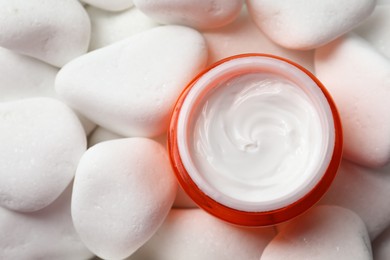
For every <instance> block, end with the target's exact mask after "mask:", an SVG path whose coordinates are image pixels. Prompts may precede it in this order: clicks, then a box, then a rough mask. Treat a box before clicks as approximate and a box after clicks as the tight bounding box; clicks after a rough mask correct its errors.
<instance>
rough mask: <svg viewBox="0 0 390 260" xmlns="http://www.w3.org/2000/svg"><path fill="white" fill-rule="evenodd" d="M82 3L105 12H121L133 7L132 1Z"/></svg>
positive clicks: (91, 1) (88, 1)
mask: <svg viewBox="0 0 390 260" xmlns="http://www.w3.org/2000/svg"><path fill="white" fill-rule="evenodd" d="M82 2H84V3H86V4H89V5H92V6H95V7H97V8H100V9H103V10H107V11H123V10H126V9H128V8H130V7H132V6H133V1H132V0H110V1H107V0H82Z"/></svg>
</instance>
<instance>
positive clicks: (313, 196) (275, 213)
mask: <svg viewBox="0 0 390 260" xmlns="http://www.w3.org/2000/svg"><path fill="white" fill-rule="evenodd" d="M237 61H239V62H240V63H241V64H242V62H243V61H244V62H245V61H246V62H249V63H250V64H249V63H248V64H249V65H248V66H249V67H246V69H248V68H250V66H253V62H257V61H261V62H264V61H267V62H268V61H270V62H271V63H276V64H277V66H279V65H281V66H282V67H283V65H285V66H287V67H286V68H290V67H291V68H294V69H296V70H297V71H299V73H301V74H302V75H304V77H306V78H309V79H310V80H311V82H313V84H314V85H315V88H314V89H315V91H318V90H319V92H320V95H322V96H323V97H324V100H325V102H327V105H328V108H329V113H330V116H331V119H333V120H331V121H332V122H331V124H330V125H331V128H333V129H331V130H334V131H331V134H330V138H329V139H330V143H331V147H330V149H329V150H331V151H330V153H329V154H328V155H327V159H326V160H324V162H323V165H322V166H321V169H320V171H321V172H320V174H317V175H315V176H316V178H317V179H315V180H312V183H311V184H310V185H309V189H306V190H305V191H302V192H303V193H302V192H301V193H300V194H298V195H299V196H298V195H297V196H298V197H295V198H293V199H291V198H289V200H287V202H286V201H283V203H284V204H283V203H282V204H279V206H274V207H270V206H268V207H264V206H263V205H260V206H259V205H256V203H254V204H253V203H252V204H253V206H251V205H249V207H247V206H245V207H244V206H243V207H237V206H235V205H237V204H229V203H226V200H225V201H224V203H221V201H218V199H216V197H214V198H213V196H210V187H207V188H206V187H199V181H198V180H196V179H194V178H197V177H196V175H194V174H192V173H191V171H193V169H192V168H191V167H190V166H189V163H188V160H187V159H186V158H187V157H186V156H188V154H185V153H183V151H185V150H186V149H184V148H183V146H185V144H184V145H183V143H184V141H185V140H186V138H185V137H183V132H182V131H185V129H186V128H185V124H186V120H185V119H183V118H184V117H185V116H183V113H181V112H182V111H183V110H184V111H188V110H189V109H188V106H191V105H193V104H191V102H189V101H188V100H191V99H190V98H189V99H187V98H188V97H189V96H190V97H191V96H192V98H194V96H195V97H196V96H197V95H199V91H202V87H205V86H207V84H210V82H213V80H212V79H210V78H207V77H205V75H208V73H210V72H213V71H215V70H218V69H220V70H222V72H223V70H224V69H226V67H229V64H230V65H231V64H232V63H234V62H236V63H237ZM262 66H266V65H262ZM229 68H230V67H229ZM239 68H241V69H242V67H235V68H234V64H233V65H232V68H230V69H232V70H234V69H236V70H237V69H239ZM286 68H280V70H279V72H280V73H284V72H285V73H287V74H288V73H292V72H288V71H287V69H286ZM236 72H237V73H243V72H245V73H247V71H246V70H245V69H244V70H241V71H236ZM294 73H295V72H294ZM213 75H217V76H218V75H219V76H220V75H223V73H222V74H218V73H214V74H213ZM217 76H216V77H217ZM284 76H289V75H284ZM290 76H291V75H290ZM214 80H215V78H214ZM298 85H299V84H298ZM194 89H195V90H194ZM196 91H198V92H196ZM310 91H312V90H310ZM310 91H309V92H310ZM194 92H195V93H194ZM183 107H184V108H183ZM184 114H186V113H184ZM187 114H188V113H187ZM327 116H329V115H327ZM328 119H329V118H328ZM183 125H184V126H183ZM183 129H184V130H183ZM168 150H169V155H170V160H171V163H172V167H173V170H174V172H175V174H176V177H177V179H178V181H179V183H180V185H181V186H182V188H183V189H184V191H185V192H186V193H187V194H188V195H189V196H190V197H191V198H192V199H193V200H194V202H195V203H196V204H198V205H199V206H200V207H201V208H203V209H205V210H206V211H208V212H209V213H211V214H212V215H214V216H216V217H219V218H220V219H223V220H225V221H228V222H231V223H234V224H239V225H245V226H264V225H272V224H276V223H279V222H282V221H285V220H287V219H290V218H292V217H294V216H296V215H299V214H300V213H302V212H304V211H305V210H307V209H308V208H310V207H311V206H312V205H314V204H315V203H316V202H317V201H318V200H319V199H320V198H321V197H322V196H323V194H324V193H325V192H326V190H327V189H328V187H329V186H330V184H331V182H332V181H333V179H334V177H335V174H336V172H337V169H338V166H339V164H340V161H341V154H342V130H341V122H340V117H339V114H338V112H337V109H336V106H335V104H334V102H333V100H332V98H331V96H330V95H329V93H328V92H327V90H326V89H325V87H324V86H323V85H322V84H321V83H320V81H319V80H318V79H317V78H316V77H315V76H314V75H313V74H311V73H310V72H309V71H307V70H306V69H304V68H303V67H301V66H300V65H298V64H295V63H294V62H292V61H289V60H287V59H284V58H281V57H277V56H274V55H268V54H241V55H236V56H232V57H229V58H226V59H223V60H221V61H220V62H217V63H216V64H214V65H212V66H211V67H209V68H208V69H206V70H205V71H203V72H202V73H200V74H199V75H198V76H197V77H196V78H195V79H194V80H193V81H191V82H190V84H188V86H187V87H186V88H185V89H184V91H183V92H182V93H181V95H180V97H179V99H178V101H177V103H176V105H175V108H174V111H173V114H172V117H171V123H170V129H169V131H168ZM183 155H184V156H183ZM202 186H204V185H203V184H202Z"/></svg>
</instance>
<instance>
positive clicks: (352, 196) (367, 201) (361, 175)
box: [320, 160, 390, 240]
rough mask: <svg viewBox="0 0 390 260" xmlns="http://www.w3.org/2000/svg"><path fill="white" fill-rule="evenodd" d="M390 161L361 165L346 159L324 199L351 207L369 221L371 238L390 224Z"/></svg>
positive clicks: (327, 201) (328, 202)
mask: <svg viewBox="0 0 390 260" xmlns="http://www.w3.org/2000/svg"><path fill="white" fill-rule="evenodd" d="M389 197H390V165H389V166H386V167H385V168H382V169H370V168H365V167H361V166H359V165H357V164H354V163H352V162H348V161H346V160H344V161H343V162H342V164H341V166H340V169H339V172H338V173H337V176H336V178H335V180H334V182H333V184H332V186H331V187H330V189H329V191H328V193H327V194H326V195H325V196H324V198H323V199H322V200H321V201H320V203H322V204H334V205H338V206H341V207H344V208H348V209H350V210H352V211H354V212H355V213H356V214H358V215H359V216H360V217H361V219H362V220H363V221H364V223H366V226H367V229H368V233H369V234H370V238H371V240H374V239H375V238H376V237H377V236H378V235H379V234H380V233H382V232H383V231H384V230H385V229H386V227H388V226H390V218H389V216H390V207H389V200H388V198H389Z"/></svg>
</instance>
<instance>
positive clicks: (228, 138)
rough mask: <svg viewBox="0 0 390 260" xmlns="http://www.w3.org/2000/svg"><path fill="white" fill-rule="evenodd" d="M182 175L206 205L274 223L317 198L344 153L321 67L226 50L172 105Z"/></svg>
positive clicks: (176, 161)
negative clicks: (317, 69)
mask: <svg viewBox="0 0 390 260" xmlns="http://www.w3.org/2000/svg"><path fill="white" fill-rule="evenodd" d="M168 149H169V156H170V160H171V164H172V167H173V170H174V172H175V174H176V177H177V179H178V181H179V183H180V185H181V187H182V188H183V190H184V191H185V192H186V193H187V194H188V195H189V197H190V198H192V200H193V201H194V202H195V203H196V204H197V205H198V206H199V207H201V208H202V209H204V210H206V211H207V212H209V213H210V214H212V215H214V216H216V217H218V218H220V219H222V220H224V221H227V222H229V223H233V224H237V225H242V226H267V225H274V224H278V223H280V222H283V221H287V220H289V219H291V218H293V217H295V216H297V215H299V214H301V213H303V212H305V211H306V210H307V209H309V208H310V207H312V206H313V205H314V204H315V203H316V202H317V201H318V200H319V199H320V198H321V197H322V196H323V195H324V194H325V192H326V191H327V189H328V188H329V186H330V185H331V183H332V181H333V179H334V177H335V175H336V172H337V169H338V167H339V164H340V161H341V156H342V127H341V122H340V117H339V114H338V112H337V109H336V106H335V104H334V102H333V100H332V98H331V96H330V95H329V93H328V91H327V90H326V88H325V87H324V86H323V85H322V84H321V83H320V81H319V80H318V79H316V78H315V76H314V75H313V74H312V73H310V72H309V71H307V70H306V69H304V68H303V67H301V66H300V65H298V64H296V63H294V62H292V61H289V60H287V59H284V58H281V57H276V56H273V55H267V54H241V55H237V56H233V57H229V58H226V59H224V60H222V61H220V62H217V63H216V64H214V65H212V66H211V67H209V68H208V69H206V70H205V71H203V72H202V73H200V74H199V75H198V76H197V77H196V78H195V79H194V80H193V81H192V82H190V84H189V85H188V86H187V87H186V88H185V89H184V91H183V92H182V93H181V95H180V97H179V99H178V101H177V103H176V105H175V107H174V111H173V113H172V118H171V122H170V126H169V131H168Z"/></svg>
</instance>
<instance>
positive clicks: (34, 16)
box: [0, 0, 90, 67]
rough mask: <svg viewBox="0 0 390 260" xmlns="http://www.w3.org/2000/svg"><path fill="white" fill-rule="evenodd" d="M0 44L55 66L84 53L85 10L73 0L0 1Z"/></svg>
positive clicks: (86, 36) (87, 26)
mask: <svg viewBox="0 0 390 260" xmlns="http://www.w3.org/2000/svg"><path fill="white" fill-rule="evenodd" d="M0 17H1V19H0V28H1V30H0V46H3V47H5V48H9V49H11V50H13V51H16V52H19V53H21V54H25V55H28V56H32V57H35V58H37V59H40V60H43V61H45V62H47V63H49V64H52V65H54V66H57V67H61V66H63V65H64V64H65V63H67V62H68V61H70V60H71V59H73V58H75V57H77V56H79V55H81V54H83V53H85V52H86V51H87V49H88V44H89V38H90V21H89V18H88V14H87V12H86V11H85V10H84V8H83V7H82V6H81V4H80V3H79V2H78V1H77V0H63V1H52V0H28V1H24V0H12V1H9V0H1V1H0Z"/></svg>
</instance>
